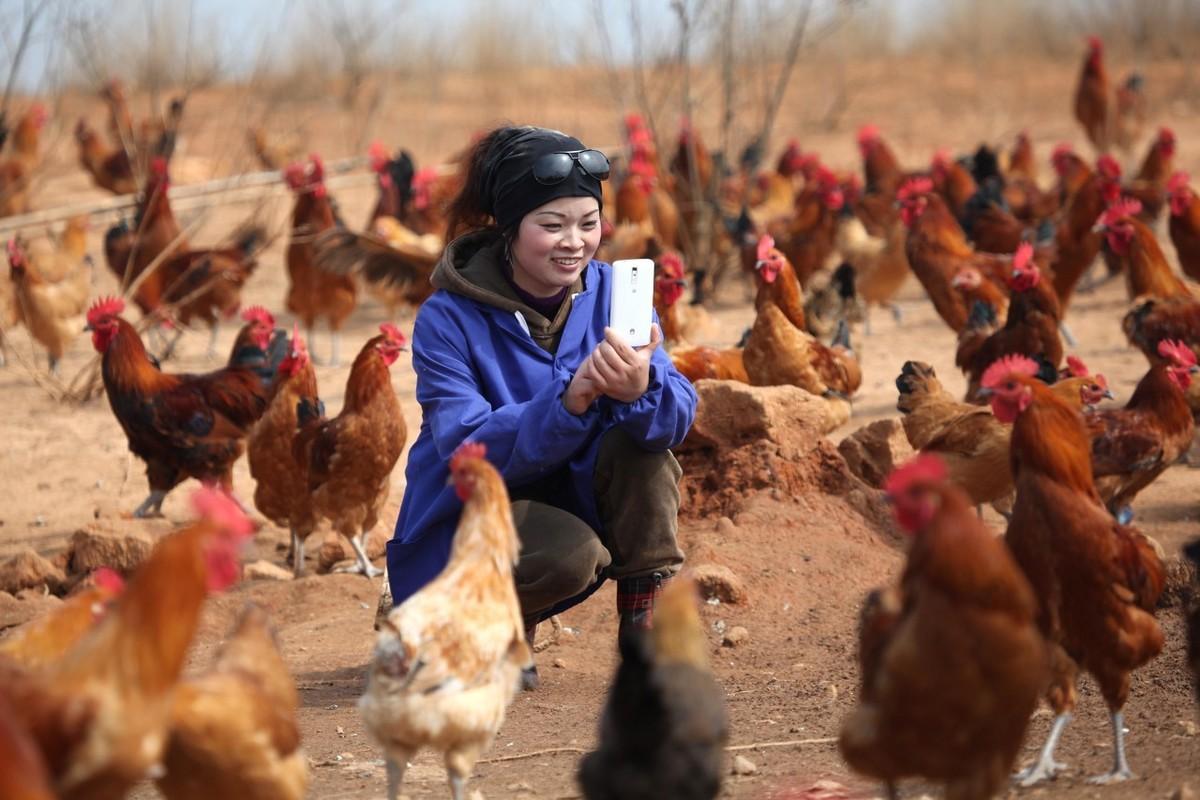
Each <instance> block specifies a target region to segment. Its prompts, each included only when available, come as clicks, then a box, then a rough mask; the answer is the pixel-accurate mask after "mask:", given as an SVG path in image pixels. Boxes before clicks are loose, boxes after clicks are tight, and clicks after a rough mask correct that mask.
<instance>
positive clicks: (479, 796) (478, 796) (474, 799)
mask: <svg viewBox="0 0 1200 800" xmlns="http://www.w3.org/2000/svg"><path fill="white" fill-rule="evenodd" d="M467 800H484V797H483V792H481V791H479V790H478V789H472V790H471V794H470V795H468V797H467Z"/></svg>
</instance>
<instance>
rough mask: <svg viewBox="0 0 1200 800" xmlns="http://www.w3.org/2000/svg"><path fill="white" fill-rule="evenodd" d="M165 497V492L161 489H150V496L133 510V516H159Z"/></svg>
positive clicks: (139, 517) (142, 517) (144, 517)
mask: <svg viewBox="0 0 1200 800" xmlns="http://www.w3.org/2000/svg"><path fill="white" fill-rule="evenodd" d="M166 497H167V493H166V492H164V491H162V490H161V489H151V490H150V496H149V497H147V498H146V499H145V500H143V501H142V504H141V505H140V506H138V507H137V508H135V509H134V510H133V516H134V517H136V518H137V519H146V518H147V517H161V516H162V504H163V500H165V499H166Z"/></svg>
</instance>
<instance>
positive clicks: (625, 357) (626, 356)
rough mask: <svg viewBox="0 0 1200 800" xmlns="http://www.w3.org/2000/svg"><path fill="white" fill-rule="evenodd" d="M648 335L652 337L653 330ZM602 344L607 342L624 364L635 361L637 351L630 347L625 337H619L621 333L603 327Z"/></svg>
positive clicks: (634, 362)
mask: <svg viewBox="0 0 1200 800" xmlns="http://www.w3.org/2000/svg"><path fill="white" fill-rule="evenodd" d="M650 335H651V337H653V336H654V332H653V331H651V333H650ZM604 344H607V345H608V346H609V347H611V348H612V349H613V350H614V351H616V353H617V355H619V356H620V357H621V360H622V361H624V362H625V363H626V364H636V363H637V351H636V350H634V349H633V348H632V347H630V346H629V342H627V341H625V339H623V338H622V337H621V334H619V333H617V332H616V331H614V330H613V329H612V328H605V329H604Z"/></svg>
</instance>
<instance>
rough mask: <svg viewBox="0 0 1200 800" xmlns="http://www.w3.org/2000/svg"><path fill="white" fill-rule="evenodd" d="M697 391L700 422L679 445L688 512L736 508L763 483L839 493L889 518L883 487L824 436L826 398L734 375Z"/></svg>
mask: <svg viewBox="0 0 1200 800" xmlns="http://www.w3.org/2000/svg"><path fill="white" fill-rule="evenodd" d="M696 392H697V393H698V394H699V396H700V405H699V409H698V411H697V414H696V422H695V424H694V425H693V427H692V431H691V433H690V434H689V435H688V438H687V439H686V440H684V442H683V444H682V445H680V447H678V448H677V449H676V456H677V457H678V458H679V461H680V464H682V466H683V482H682V484H681V489H680V490H681V493H682V494H683V497H684V500H683V512H684V514H686V515H688V516H700V517H707V516H716V515H725V516H733V515H734V514H736V513H737V512H738V511H740V510H741V509H742V508H743V507H744V505H745V502H746V499H747V498H748V497H750V496H752V495H754V494H757V493H759V492H764V491H765V492H770V493H771V494H772V496H773V497H776V498H783V497H791V498H794V499H800V498H808V497H810V496H813V495H815V496H817V497H821V496H827V497H833V498H837V499H838V502H837V504H838V505H840V506H841V507H842V508H843V509H844V510H845V512H846V513H849V514H852V515H857V516H859V517H861V518H862V519H863V520H864V521H865V522H866V523H867V524H869V525H872V526H874V525H883V526H886V525H887V524H888V523H887V522H886V520H887V518H888V514H887V510H886V508H885V507H884V505H883V503H882V500H881V497H880V495H879V493H878V492H877V491H876V490H874V489H872V488H871V487H869V486H867V485H866V484H864V483H863V482H862V481H861V480H859V478H857V477H856V476H855V475H854V474H853V473H852V472H851V471H850V469H849V468H848V467H847V465H846V461H845V459H844V458H842V456H841V454H840V453H839V452H838V450H837V448H836V447H835V446H834V445H833V443H832V442H830V441H829V440H828V439H826V438H825V434H827V433H829V431H831V430H832V429H833V428H834V427H836V425H837V420H836V417H835V415H833V414H832V413H831V411H830V408H829V405H828V403H826V402H825V401H824V400H822V399H821V398H819V397H814V396H813V395H811V394H809V393H808V392H805V391H804V390H802V389H797V388H795V387H791V386H771V387H758V386H747V385H745V384H740V383H736V382H733V381H700V382H698V383H697V384H696ZM813 502H819V501H818V500H815V499H814V500H813Z"/></svg>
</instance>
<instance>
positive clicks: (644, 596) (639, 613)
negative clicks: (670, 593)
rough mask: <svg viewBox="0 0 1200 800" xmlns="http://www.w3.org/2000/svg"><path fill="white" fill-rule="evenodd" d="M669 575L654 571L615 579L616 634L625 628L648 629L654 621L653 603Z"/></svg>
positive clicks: (621, 632) (622, 631) (619, 633)
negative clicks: (617, 621) (633, 576)
mask: <svg viewBox="0 0 1200 800" xmlns="http://www.w3.org/2000/svg"><path fill="white" fill-rule="evenodd" d="M668 580H670V576H669V575H665V574H664V573H662V572H654V573H651V574H649V575H643V576H641V577H638V578H621V579H619V580H618V581H617V616H618V619H619V620H620V622H619V627H618V630H617V635H618V636H620V635H621V634H623V633H624V632H625V631H626V630H643V631H645V630H649V629H650V627H651V625H652V623H653V621H654V603H655V602H656V601H657V600H658V596H659V594H661V593H662V588H663V584H665V583H666V582H667V581H668Z"/></svg>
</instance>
